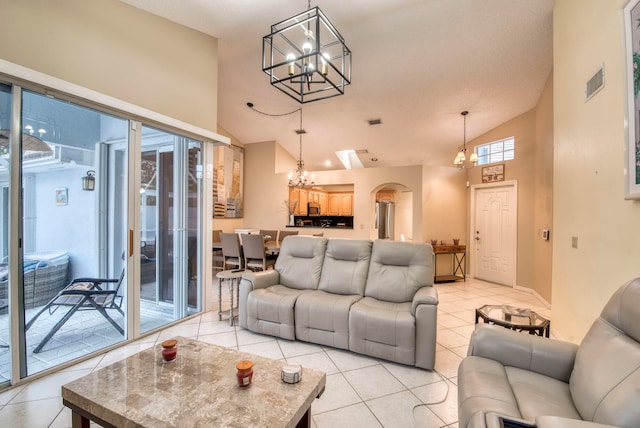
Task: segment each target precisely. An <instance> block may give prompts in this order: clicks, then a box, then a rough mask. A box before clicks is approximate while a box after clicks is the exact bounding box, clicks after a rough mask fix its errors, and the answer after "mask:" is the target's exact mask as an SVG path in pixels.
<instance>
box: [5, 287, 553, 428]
mask: <svg viewBox="0 0 640 428" xmlns="http://www.w3.org/2000/svg"><path fill="white" fill-rule="evenodd" d="M437 288H438V292H439V297H440V304H439V311H438V338H437V342H438V345H437V356H436V370H435V371H434V372H429V371H425V370H421V369H416V368H412V367H407V366H402V365H398V364H393V363H389V362H386V361H381V360H377V359H375V358H370V357H366V356H362V355H358V354H352V353H350V352H347V351H342V350H337V349H333V348H328V347H323V346H317V345H313V344H308V343H303V342H292V341H288V340H281V339H275V338H273V337H270V336H263V335H259V334H255V333H252V332H249V331H248V330H245V329H242V328H240V327H231V326H229V324H228V322H227V321H225V320H223V321H218V317H217V313H216V312H208V313H205V314H203V315H201V316H199V317H196V318H193V319H190V320H188V321H185V322H183V323H181V324H179V325H177V326H174V327H170V328H167V329H165V330H163V331H162V332H160V333H156V334H154V335H152V336H148V337H145V338H143V339H140V340H138V341H136V342H135V343H133V344H130V345H127V346H123V347H121V348H119V349H117V350H114V351H111V352H109V353H107V354H105V355H102V356H99V357H95V358H93V359H91V360H89V361H85V362H83V363H79V364H77V365H75V366H73V367H70V368H68V369H66V370H63V371H60V372H57V373H55V374H51V375H49V376H46V377H44V378H42V379H38V380H36V381H33V382H31V383H29V384H27V385H22V386H19V387H15V388H13V389H10V390H8V391H6V392H4V393H0V426H3V427H4V426H11V427H30V428H38V427H70V426H71V412H70V411H69V410H68V409H67V408H65V407H64V406H63V405H62V399H61V395H60V386H61V385H62V384H64V383H66V382H69V381H71V380H74V379H76V378H78V377H81V376H83V375H85V374H87V373H90V372H91V371H93V370H96V369H99V368H102V367H104V366H106V365H108V364H110V363H112V362H114V361H117V360H119V359H122V358H124V357H127V356H129V355H131V354H133V353H136V352H139V351H141V350H143V349H146V348H148V347H151V346H155V345H156V344H157V343H159V342H161V341H162V340H164V339H166V338H169V337H172V336H176V335H181V336H186V337H191V338H197V339H199V340H202V341H205V342H210V343H215V344H218V345H222V346H226V347H231V348H234V349H240V350H242V351H246V352H251V353H254V354H258V355H262V356H265V357H269V358H275V359H282V360H286V361H288V362H297V363H300V364H302V365H304V366H308V367H312V368H315V369H319V370H323V371H325V372H326V373H327V385H326V390H325V393H324V394H323V395H322V397H321V398H320V399H317V400H316V401H315V402H314V403H313V405H312V407H311V412H312V424H313V426H315V427H318V428H321V427H335V426H348V427H350V428H356V427H381V426H382V427H411V426H417V427H456V428H457V426H458V424H457V419H458V415H457V387H456V380H457V379H456V376H457V369H458V364H459V363H460V361H461V360H462V358H463V357H464V355H465V354H466V352H467V344H468V341H469V336H470V335H471V332H472V331H473V329H474V309H475V308H477V307H479V306H482V305H484V304H487V303H497V304H500V303H509V304H513V305H516V306H520V307H530V308H532V309H533V310H535V311H538V312H539V313H541V314H542V315H543V316H545V317H547V318H548V317H549V316H550V310H549V309H548V308H547V307H545V306H544V305H543V303H542V302H540V301H539V300H538V299H537V298H536V297H535V296H534V295H532V294H530V293H527V292H523V291H517V290H513V289H511V288H507V287H503V286H499V285H495V284H490V283H485V282H482V281H478V280H467V281H466V282H464V283H463V282H457V283H455V284H454V283H449V284H441V285H438V286H437Z"/></svg>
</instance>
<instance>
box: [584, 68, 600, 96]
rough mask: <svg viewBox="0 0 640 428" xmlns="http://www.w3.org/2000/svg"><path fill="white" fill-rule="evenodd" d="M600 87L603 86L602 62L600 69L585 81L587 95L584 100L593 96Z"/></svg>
mask: <svg viewBox="0 0 640 428" xmlns="http://www.w3.org/2000/svg"><path fill="white" fill-rule="evenodd" d="M602 88H604V64H602V67H600V69H599V70H598V71H596V74H594V75H593V76H592V77H591V79H589V81H588V82H587V92H586V95H587V97H586V99H585V102H586V101H589V100H590V99H591V98H593V96H594V95H595V94H597V93H598V92H600V90H601V89H602Z"/></svg>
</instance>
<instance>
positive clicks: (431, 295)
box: [411, 286, 438, 316]
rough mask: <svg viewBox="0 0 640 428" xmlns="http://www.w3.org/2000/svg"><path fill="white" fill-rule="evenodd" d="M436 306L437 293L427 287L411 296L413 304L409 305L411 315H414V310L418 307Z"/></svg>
mask: <svg viewBox="0 0 640 428" xmlns="http://www.w3.org/2000/svg"><path fill="white" fill-rule="evenodd" d="M437 304H438V291H437V290H436V289H435V288H433V287H431V286H429V287H422V288H421V289H419V290H418V291H417V292H416V294H414V295H413V302H412V304H411V313H412V314H413V315H414V316H415V315H416V308H417V307H418V305H437Z"/></svg>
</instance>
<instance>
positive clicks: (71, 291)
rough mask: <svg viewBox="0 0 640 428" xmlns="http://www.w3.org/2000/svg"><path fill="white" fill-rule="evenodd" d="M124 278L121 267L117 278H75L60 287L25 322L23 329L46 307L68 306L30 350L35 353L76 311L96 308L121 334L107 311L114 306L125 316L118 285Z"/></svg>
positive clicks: (52, 310)
mask: <svg viewBox="0 0 640 428" xmlns="http://www.w3.org/2000/svg"><path fill="white" fill-rule="evenodd" d="M123 279H124V269H123V270H122V274H121V275H120V278H116V279H107V278H76V279H74V280H73V281H71V283H70V284H69V285H67V286H66V287H65V288H64V289H63V290H61V291H60V292H59V293H58V294H57V295H56V296H55V297H54V298H53V299H51V300H50V301H49V303H47V304H46V305H45V306H44V307H43V308H42V309H40V311H39V312H38V313H37V314H36V315H35V316H34V317H33V318H31V320H30V321H29V322H28V323H27V325H26V326H25V331H27V330H29V328H30V327H31V326H32V325H33V323H34V322H35V321H36V319H38V317H39V316H40V315H42V314H43V313H44V312H45V311H47V310H48V311H49V314H53V313H54V312H55V311H56V310H58V308H59V307H60V306H68V307H70V308H71V309H69V310H68V311H67V313H65V314H64V316H63V317H62V318H61V319H60V321H58V322H57V323H56V325H54V326H53V328H52V329H51V330H50V331H49V333H47V335H46V336H45V337H44V339H42V341H41V342H40V343H39V344H38V346H36V348H35V349H34V350H33V353H34V354H37V353H39V352H40V351H41V350H42V348H43V347H44V345H46V344H47V342H48V341H49V340H50V339H51V338H52V337H53V335H54V334H56V332H57V331H58V330H60V328H61V327H62V326H63V325H64V324H65V323H66V322H67V321H68V320H69V318H71V317H72V316H73V314H75V313H76V311H83V310H96V311H98V312H99V313H100V314H101V315H102V316H103V317H105V318H106V319H107V321H109V323H111V325H112V326H114V327H115V328H116V330H118V332H119V333H120V334H122V335H124V329H123V328H122V327H120V326H119V325H118V323H116V322H115V321H114V319H113V318H111V317H110V316H109V314H108V313H107V309H115V310H117V311H118V312H120V313H121V314H122V315H123V316H124V312H123V311H122V308H121V306H122V296H121V295H119V294H118V293H119V291H120V286H121V285H122V280H123ZM108 284H115V286H114V287H113V288H112V289H107V286H108Z"/></svg>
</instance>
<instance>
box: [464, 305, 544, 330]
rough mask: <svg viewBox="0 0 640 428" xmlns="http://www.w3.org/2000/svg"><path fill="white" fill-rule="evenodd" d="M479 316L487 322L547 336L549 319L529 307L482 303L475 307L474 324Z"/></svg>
mask: <svg viewBox="0 0 640 428" xmlns="http://www.w3.org/2000/svg"><path fill="white" fill-rule="evenodd" d="M481 318H482V320H483V321H484V322H485V323H487V324H495V325H499V326H502V327H506V328H509V329H511V330H515V331H526V332H528V333H529V334H534V335H537V336H544V337H549V329H550V327H551V321H549V320H548V319H546V318H545V317H543V316H542V315H540V314H538V313H536V312H534V311H532V310H530V309H520V308H513V307H510V306H507V305H484V306H482V307H481V308H478V309H476V324H478V321H479V320H480V319H481Z"/></svg>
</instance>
